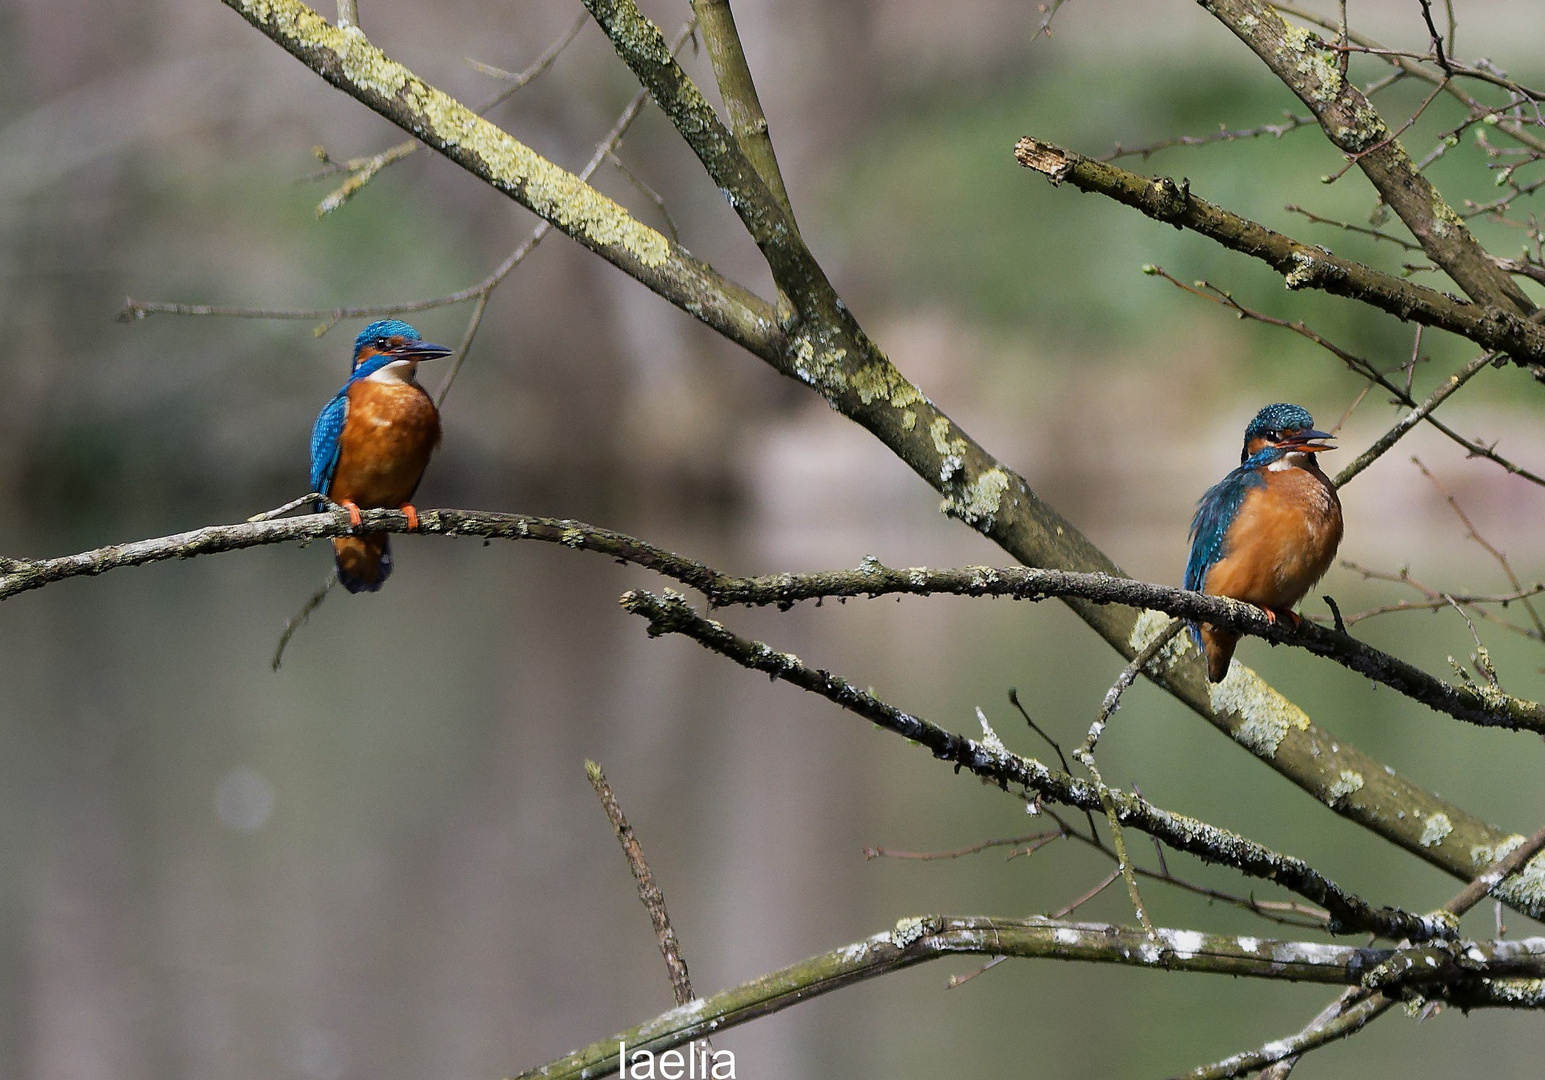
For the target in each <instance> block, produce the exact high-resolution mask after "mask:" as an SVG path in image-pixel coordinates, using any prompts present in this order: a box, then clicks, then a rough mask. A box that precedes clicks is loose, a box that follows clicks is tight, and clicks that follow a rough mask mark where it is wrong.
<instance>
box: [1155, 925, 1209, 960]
mask: <svg viewBox="0 0 1545 1080" xmlns="http://www.w3.org/2000/svg"><path fill="white" fill-rule="evenodd" d="M1164 937H1165V941H1166V944H1168V945H1169V948H1170V951H1171V952H1173V953H1174V954H1175V955H1176V956H1177V957H1179V958H1180V959H1181V960H1189V959H1191V958H1192V957H1193V956H1195V955H1196V954H1197V953H1199V952H1201V951H1202V947H1203V946H1204V945H1206V943H1207V935H1206V934H1201V933H1198V932H1197V931H1195V930H1171V931H1169V932H1168V933H1166V934H1165V935H1164Z"/></svg>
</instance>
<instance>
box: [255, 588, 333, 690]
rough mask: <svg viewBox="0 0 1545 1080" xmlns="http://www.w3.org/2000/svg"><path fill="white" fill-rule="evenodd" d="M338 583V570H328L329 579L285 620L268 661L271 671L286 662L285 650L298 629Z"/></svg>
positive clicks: (276, 669)
mask: <svg viewBox="0 0 1545 1080" xmlns="http://www.w3.org/2000/svg"><path fill="white" fill-rule="evenodd" d="M336 584H338V571H337V570H330V571H328V574H327V580H326V581H324V582H323V583H322V587H321V588H319V589H317V591H316V592H314V593H312V594H311V596H310V597H309V598H308V599H307V600H306V602H305V603H304V604H302V605H301V606H300V610H299V611H297V612H296V613H295V614H294V615H291V616H290V617H289V619H288V620H287V621H286V622H285V624H284V629H283V630H281V631H280V632H279V642H278V644H277V645H275V646H274V658H273V659H272V660H270V661H269V662H268V667H269V669H270V670H271V671H278V670H279V665H280V664H282V663H284V650H285V649H287V648H288V647H289V644H290V639H291V638H292V637H294V636H295V632H296V631H297V630H299V629H300V628H301V627H302V626H305V625H306V620H307V619H309V618H311V613H312V612H313V611H315V610H316V609H317V608H319V607H321V606H322V601H323V600H326V599H327V594H328V593H330V592H332V591H333V586H334V585H336Z"/></svg>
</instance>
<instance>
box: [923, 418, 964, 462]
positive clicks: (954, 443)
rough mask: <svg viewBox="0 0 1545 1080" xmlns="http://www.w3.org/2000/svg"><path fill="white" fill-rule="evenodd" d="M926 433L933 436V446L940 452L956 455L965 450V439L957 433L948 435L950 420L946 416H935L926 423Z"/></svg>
mask: <svg viewBox="0 0 1545 1080" xmlns="http://www.w3.org/2000/svg"><path fill="white" fill-rule="evenodd" d="M928 434H929V435H930V436H931V437H932V438H933V448H934V449H935V450H937V451H938V452H939V453H941V454H945V455H949V454H954V455H957V456H958V455H960V454H964V453H965V452H966V440H964V439H962V438H961V437H960V436H958V435H957V436H955V437H954V438H951V437H950V422H949V418H948V417H946V416H940V417H936V418H935V419H934V422H933V423H931V424H929V425H928Z"/></svg>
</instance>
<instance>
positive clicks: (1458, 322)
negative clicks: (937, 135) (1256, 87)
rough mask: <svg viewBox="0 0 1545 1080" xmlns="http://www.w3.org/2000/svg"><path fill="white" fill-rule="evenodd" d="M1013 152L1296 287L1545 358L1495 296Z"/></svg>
mask: <svg viewBox="0 0 1545 1080" xmlns="http://www.w3.org/2000/svg"><path fill="white" fill-rule="evenodd" d="M1014 154H1015V156H1016V157H1017V158H1018V159H1019V163H1020V164H1021V165H1024V166H1025V167H1026V168H1028V169H1033V170H1034V171H1036V172H1038V173H1041V174H1042V175H1044V176H1046V177H1047V179H1049V180H1051V181H1052V182H1053V183H1055V184H1060V183H1062V182H1064V181H1066V182H1067V183H1070V184H1072V185H1073V186H1074V187H1076V188H1078V189H1079V190H1080V191H1094V192H1098V193H1099V194H1101V195H1104V196H1106V197H1108V198H1111V199H1115V200H1116V201H1117V202H1119V203H1122V204H1123V205H1125V206H1130V207H1132V208H1133V209H1135V210H1139V211H1141V212H1142V213H1144V214H1146V215H1147V216H1148V217H1151V218H1153V219H1154V220H1155V221H1163V222H1166V223H1168V224H1171V225H1174V226H1175V227H1176V228H1186V229H1190V230H1192V231H1193V232H1197V233H1200V234H1201V235H1203V236H1205V237H1207V238H1208V239H1210V240H1215V241H1217V242H1218V243H1219V244H1222V245H1223V246H1224V247H1226V248H1229V249H1231V250H1233V251H1238V252H1241V253H1242V254H1245V255H1250V256H1252V257H1254V258H1257V259H1260V260H1261V261H1262V262H1265V263H1266V264H1267V265H1269V266H1270V267H1271V268H1272V269H1273V270H1276V271H1277V272H1278V273H1279V274H1282V275H1283V277H1284V279H1285V280H1286V282H1287V286H1288V288H1290V289H1320V290H1323V291H1325V292H1328V293H1331V294H1332V295H1335V296H1344V297H1347V298H1349V299H1353V300H1361V301H1362V302H1363V303H1365V304H1368V305H1370V306H1371V307H1375V308H1378V309H1379V310H1380V311H1385V312H1388V313H1389V314H1391V315H1394V316H1396V317H1398V318H1401V319H1407V320H1410V321H1413V322H1418V323H1421V324H1422V325H1424V326H1432V327H1436V328H1438V329H1440V330H1448V331H1450V332H1452V333H1455V334H1460V335H1462V336H1463V337H1466V338H1469V339H1470V340H1471V341H1473V342H1475V343H1476V344H1478V345H1481V346H1483V347H1484V348H1487V349H1493V350H1496V351H1499V352H1505V353H1507V354H1508V355H1509V356H1511V357H1513V358H1514V360H1515V361H1517V362H1518V363H1530V364H1541V363H1545V327H1541V326H1539V325H1536V324H1534V323H1531V322H1530V321H1529V320H1527V319H1525V318H1524V317H1522V316H1521V315H1519V314H1518V313H1517V312H1516V311H1514V310H1512V309H1511V308H1508V307H1503V306H1501V305H1498V304H1495V303H1493V302H1491V301H1489V300H1487V301H1485V302H1482V303H1466V302H1465V301H1463V300H1457V299H1455V298H1454V297H1452V296H1449V295H1447V294H1445V293H1441V292H1438V291H1437V290H1435V289H1428V288H1425V287H1423V286H1421V285H1415V284H1412V283H1411V282H1409V281H1406V280H1404V279H1402V278H1398V277H1395V276H1393V275H1391V274H1386V273H1383V272H1382V271H1379V270H1375V269H1373V268H1372V267H1370V266H1365V265H1363V264H1362V263H1359V262H1354V261H1352V260H1351V259H1343V258H1341V257H1340V256H1338V255H1333V254H1331V253H1330V252H1328V251H1326V250H1325V249H1324V248H1322V247H1316V246H1314V245H1312V244H1305V243H1303V242H1302V241H1299V240H1295V239H1293V238H1292V237H1291V236H1288V235H1286V234H1284V233H1279V232H1277V231H1275V230H1273V229H1268V228H1267V227H1266V226H1264V225H1261V224H1258V223H1257V222H1254V221H1251V220H1250V219H1248V218H1245V217H1241V216H1240V215H1238V214H1235V213H1233V212H1232V211H1229V210H1225V209H1223V207H1221V206H1218V205H1217V204H1215V203H1210V202H1208V201H1207V200H1205V199H1202V198H1198V197H1197V196H1196V195H1193V194H1191V192H1190V189H1189V187H1182V186H1181V185H1180V184H1177V183H1175V181H1173V180H1171V179H1169V178H1168V177H1159V178H1158V179H1153V180H1150V179H1149V178H1147V177H1145V176H1139V175H1138V174H1137V173H1133V172H1128V171H1127V170H1126V169H1122V168H1119V167H1117V166H1115V165H1111V164H1109V163H1108V162H1103V161H1095V160H1093V159H1091V158H1086V157H1084V156H1083V155H1081V154H1076V153H1074V152H1072V151H1071V150H1064V149H1062V148H1061V147H1059V146H1053V145H1052V144H1050V143H1046V142H1041V141H1040V140H1038V139H1033V138H1028V137H1027V138H1023V139H1021V140H1020V141H1019V144H1018V145H1017V146H1016V147H1015V148H1014ZM1504 276H1505V275H1504Z"/></svg>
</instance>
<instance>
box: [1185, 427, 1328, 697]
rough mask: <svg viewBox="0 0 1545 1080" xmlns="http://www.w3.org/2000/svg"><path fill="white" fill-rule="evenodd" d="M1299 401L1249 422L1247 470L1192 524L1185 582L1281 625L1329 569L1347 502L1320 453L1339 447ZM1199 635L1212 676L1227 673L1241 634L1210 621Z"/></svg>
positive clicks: (1208, 498)
mask: <svg viewBox="0 0 1545 1080" xmlns="http://www.w3.org/2000/svg"><path fill="white" fill-rule="evenodd" d="M1331 437H1332V436H1331V435H1329V434H1327V433H1326V432H1323V431H1316V430H1315V428H1314V417H1312V416H1310V415H1309V413H1308V412H1307V411H1306V410H1305V409H1302V408H1300V407H1299V406H1297V405H1287V404H1277V405H1268V406H1266V407H1265V408H1264V409H1262V410H1261V411H1260V412H1258V413H1256V414H1255V419H1254V420H1252V421H1250V426H1249V427H1247V428H1245V446H1244V449H1243V450H1242V451H1241V452H1240V455H1239V462H1240V464H1239V468H1237V469H1235V470H1234V471H1233V472H1231V473H1229V474H1228V475H1227V476H1225V477H1224V478H1223V479H1222V480H1220V481H1219V482H1218V483H1217V484H1215V485H1213V486H1212V487H1211V488H1209V489H1208V491H1207V494H1205V495H1203V496H1202V499H1201V502H1199V503H1197V506H1196V517H1194V518H1193V519H1192V520H1191V559H1190V561H1189V562H1187V563H1186V588H1188V589H1194V590H1197V591H1199V592H1204V593H1210V594H1212V595H1213V596H1229V597H1232V598H1234V599H1235V600H1243V601H1245V603H1247V604H1254V605H1255V606H1256V607H1258V608H1261V609H1262V610H1264V611H1265V612H1266V617H1267V618H1268V619H1270V620H1271V621H1273V622H1275V621H1276V620H1277V618H1278V617H1279V616H1284V615H1285V616H1287V617H1288V618H1289V619H1291V620H1292V621H1293V622H1294V623H1295V624H1296V623H1297V622H1298V616H1297V615H1295V614H1294V613H1293V605H1294V604H1296V603H1298V602H1299V601H1300V600H1302V599H1303V598H1304V594H1305V593H1307V592H1308V591H1309V590H1310V588H1311V587H1313V585H1314V583H1315V582H1316V581H1319V580H1320V578H1321V577H1322V576H1324V574H1325V571H1326V570H1328V569H1329V568H1330V563H1331V560H1332V559H1334V558H1335V557H1336V548H1337V546H1338V545H1339V544H1340V543H1341V500H1340V499H1338V498H1337V497H1336V489H1335V487H1334V486H1333V485H1332V484H1331V482H1330V479H1329V478H1328V477H1327V476H1326V475H1325V474H1324V473H1323V472H1321V471H1320V466H1319V464H1318V462H1317V461H1316V459H1315V456H1314V455H1316V454H1318V453H1321V452H1323V451H1325V450H1334V449H1335V447H1334V446H1330V445H1328V444H1326V443H1325V442H1324V441H1322V440H1325V439H1329V438H1331ZM1191 636H1192V638H1193V639H1194V640H1195V641H1196V643H1197V644H1198V645H1199V646H1201V648H1202V651H1203V652H1204V653H1206V655H1207V679H1208V681H1209V682H1219V681H1221V680H1222V678H1223V676H1224V675H1225V674H1226V673H1227V672H1228V664H1229V660H1230V659H1231V658H1232V657H1233V655H1234V646H1235V645H1236V644H1237V643H1238V642H1239V635H1238V634H1231V633H1228V632H1227V631H1224V630H1218V629H1215V628H1213V627H1211V626H1208V625H1206V624H1203V625H1201V626H1197V625H1196V624H1195V623H1193V624H1192V625H1191Z"/></svg>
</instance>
